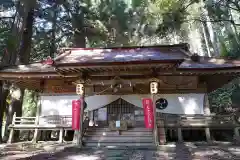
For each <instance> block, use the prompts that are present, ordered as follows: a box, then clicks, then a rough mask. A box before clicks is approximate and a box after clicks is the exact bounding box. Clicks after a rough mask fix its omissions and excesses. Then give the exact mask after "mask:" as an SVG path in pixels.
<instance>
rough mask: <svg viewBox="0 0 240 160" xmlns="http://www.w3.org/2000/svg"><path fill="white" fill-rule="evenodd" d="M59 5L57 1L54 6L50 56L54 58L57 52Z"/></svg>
mask: <svg viewBox="0 0 240 160" xmlns="http://www.w3.org/2000/svg"><path fill="white" fill-rule="evenodd" d="M57 7H58V5H57V4H56V3H55V4H54V6H53V17H52V18H53V19H52V36H51V42H50V54H49V56H50V57H52V58H54V54H55V53H56V42H55V40H56V28H57Z"/></svg>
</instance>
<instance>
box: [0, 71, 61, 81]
mask: <svg viewBox="0 0 240 160" xmlns="http://www.w3.org/2000/svg"><path fill="white" fill-rule="evenodd" d="M59 77H61V75H59V74H58V73H57V72H0V79H2V80H7V79H50V78H59Z"/></svg>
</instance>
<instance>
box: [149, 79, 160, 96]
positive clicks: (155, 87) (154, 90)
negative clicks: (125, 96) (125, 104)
mask: <svg viewBox="0 0 240 160" xmlns="http://www.w3.org/2000/svg"><path fill="white" fill-rule="evenodd" d="M150 93H151V94H157V93H158V82H151V83H150Z"/></svg>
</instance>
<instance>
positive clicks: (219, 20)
mask: <svg viewBox="0 0 240 160" xmlns="http://www.w3.org/2000/svg"><path fill="white" fill-rule="evenodd" d="M189 21H199V22H215V23H218V22H230V23H232V24H233V25H236V26H240V24H239V23H235V22H234V21H233V20H230V19H218V20H210V21H204V20H201V19H188V20H185V21H183V22H189Z"/></svg>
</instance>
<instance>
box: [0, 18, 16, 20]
mask: <svg viewBox="0 0 240 160" xmlns="http://www.w3.org/2000/svg"><path fill="white" fill-rule="evenodd" d="M3 19H14V17H0V20H3Z"/></svg>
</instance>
